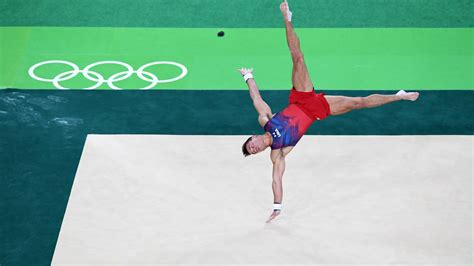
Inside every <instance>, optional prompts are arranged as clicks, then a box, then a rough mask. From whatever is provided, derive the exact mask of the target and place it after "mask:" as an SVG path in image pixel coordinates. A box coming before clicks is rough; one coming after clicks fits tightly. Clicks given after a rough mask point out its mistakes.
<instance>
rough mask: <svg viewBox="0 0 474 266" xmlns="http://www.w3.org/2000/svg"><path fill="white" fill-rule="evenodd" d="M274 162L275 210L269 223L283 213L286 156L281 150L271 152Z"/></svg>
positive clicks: (273, 187)
mask: <svg viewBox="0 0 474 266" xmlns="http://www.w3.org/2000/svg"><path fill="white" fill-rule="evenodd" d="M270 156H271V159H272V162H273V176H272V177H273V180H272V189H273V204H274V208H273V212H272V214H271V215H270V217H269V218H268V220H267V223H269V222H271V221H272V220H273V219H275V218H276V217H277V216H278V215H280V213H281V203H282V200H283V182H282V181H283V174H284V173H285V156H284V155H283V153H282V152H281V150H273V151H272V153H271V154H270Z"/></svg>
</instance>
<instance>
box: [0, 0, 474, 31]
mask: <svg viewBox="0 0 474 266" xmlns="http://www.w3.org/2000/svg"><path fill="white" fill-rule="evenodd" d="M279 3H280V1H277V0H258V1H255V0H239V1H234V0H233V1H231V0H199V1H198V0H179V1H176V0H114V1H111V0H41V1H39V0H21V1H18V0H3V1H2V2H0V10H2V12H3V13H2V14H4V15H2V16H0V26H81V27H178V28H184V27H189V28H246V27H248V28H272V27H281V26H282V22H281V14H280V11H279ZM290 6H291V8H292V9H293V13H294V18H295V19H294V23H295V26H297V27H311V28H312V27H323V28H326V27H328V28H332V27H344V28H351V27H362V28H369V27H377V28H378V27H428V28H433V27H435V28H437V27H473V25H474V23H473V10H474V2H473V1H471V0H306V1H303V0H292V1H290Z"/></svg>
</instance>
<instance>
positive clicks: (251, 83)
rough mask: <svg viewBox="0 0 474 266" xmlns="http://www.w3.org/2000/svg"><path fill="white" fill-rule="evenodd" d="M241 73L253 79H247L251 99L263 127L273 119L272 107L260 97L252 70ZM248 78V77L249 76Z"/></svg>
mask: <svg viewBox="0 0 474 266" xmlns="http://www.w3.org/2000/svg"><path fill="white" fill-rule="evenodd" d="M239 71H240V73H241V74H242V75H243V76H244V77H245V76H246V75H248V74H250V75H251V78H247V81H246V83H247V86H248V87H249V92H250V98H252V102H253V106H254V107H255V110H257V113H258V122H259V123H260V125H261V126H262V127H263V126H264V125H265V123H266V122H267V121H268V120H270V119H271V118H272V110H271V109H270V106H268V104H267V103H266V102H265V101H264V100H263V98H262V96H261V95H260V91H259V90H258V87H257V83H255V80H254V78H253V76H252V71H253V70H252V69H245V68H241V69H239ZM247 77H248V76H247Z"/></svg>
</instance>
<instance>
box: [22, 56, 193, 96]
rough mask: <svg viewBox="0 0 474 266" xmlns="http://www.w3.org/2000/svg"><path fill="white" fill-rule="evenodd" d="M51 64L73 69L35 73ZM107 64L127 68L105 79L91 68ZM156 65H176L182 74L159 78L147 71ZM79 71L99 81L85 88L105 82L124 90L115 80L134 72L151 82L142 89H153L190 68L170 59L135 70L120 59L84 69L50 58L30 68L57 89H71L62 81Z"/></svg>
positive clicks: (31, 71) (88, 77) (30, 70)
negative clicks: (45, 74) (50, 74)
mask: <svg viewBox="0 0 474 266" xmlns="http://www.w3.org/2000/svg"><path fill="white" fill-rule="evenodd" d="M49 64H63V65H68V66H70V67H71V68H72V70H70V71H66V72H63V73H60V74H58V75H56V76H55V77H54V78H52V79H47V78H41V77H38V76H37V75H36V74H35V70H36V69H37V68H38V67H40V66H43V65H49ZM106 64H111V65H120V66H123V67H125V68H126V69H127V70H126V71H122V72H118V73H116V74H113V75H112V76H110V77H109V78H108V79H105V78H104V76H103V75H101V74H99V73H98V72H96V71H92V70H91V69H92V68H94V67H97V66H99V65H106ZM154 65H172V66H176V67H178V68H179V69H180V70H181V74H180V75H179V76H177V77H175V78H171V79H159V78H158V77H157V76H156V75H155V74H153V73H150V72H147V71H145V69H146V68H148V67H150V66H154ZM79 73H81V74H82V76H84V77H85V78H86V79H88V80H90V81H94V82H97V83H96V84H95V85H93V86H91V87H88V88H83V89H84V90H94V89H97V88H98V87H100V86H101V85H102V84H104V83H107V85H108V86H109V87H110V88H111V89H113V90H122V88H119V87H117V86H116V85H115V84H114V82H117V81H121V80H124V79H127V78H129V77H131V76H132V75H133V74H137V76H138V77H139V78H140V79H142V80H144V81H147V82H150V85H148V86H146V87H143V88H140V90H148V89H151V88H153V87H154V86H156V84H158V83H169V82H173V81H177V80H180V79H182V78H184V76H186V74H187V73H188V70H187V69H186V67H185V66H183V65H182V64H179V63H175V62H168V61H157V62H151V63H148V64H146V65H143V66H141V67H140V68H139V69H138V70H134V69H133V68H132V66H130V65H129V64H126V63H123V62H120V61H101V62H96V63H93V64H90V65H88V66H86V67H85V68H84V69H83V70H80V69H79V67H78V66H77V65H76V64H74V63H71V62H68V61H64V60H49V61H44V62H40V63H37V64H35V65H33V66H32V67H30V69H29V70H28V74H29V75H30V76H31V77H32V78H34V79H36V80H39V81H44V82H51V83H53V85H54V86H55V87H56V88H57V89H60V90H70V88H66V87H63V86H61V84H60V82H62V81H66V80H69V79H72V78H74V77H76V76H77V75H78V74H79Z"/></svg>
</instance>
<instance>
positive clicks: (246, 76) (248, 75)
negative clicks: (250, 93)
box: [244, 73, 253, 82]
mask: <svg viewBox="0 0 474 266" xmlns="http://www.w3.org/2000/svg"><path fill="white" fill-rule="evenodd" d="M248 79H253V75H252V73H247V74H245V75H244V80H245V82H247V80H248Z"/></svg>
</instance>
